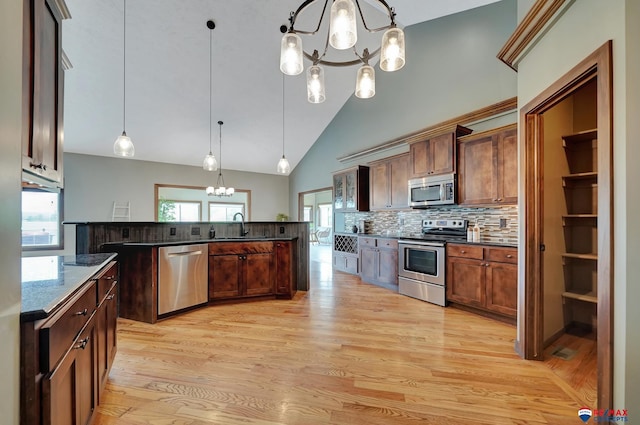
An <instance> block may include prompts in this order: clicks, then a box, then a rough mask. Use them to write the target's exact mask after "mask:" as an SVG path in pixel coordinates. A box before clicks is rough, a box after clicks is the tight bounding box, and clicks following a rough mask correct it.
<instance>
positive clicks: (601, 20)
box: [518, 0, 640, 416]
mask: <svg viewBox="0 0 640 425" xmlns="http://www.w3.org/2000/svg"><path fill="white" fill-rule="evenodd" d="M638 22H640V7H639V5H638V1H637V0H624V1H623V0H616V1H601V0H580V1H576V2H574V3H573V5H572V6H571V7H570V8H569V9H568V10H567V11H566V12H565V14H564V15H563V16H562V17H561V18H560V19H559V20H558V21H557V22H556V24H555V25H554V26H553V27H552V28H551V29H550V30H549V32H548V33H547V34H546V35H545V36H544V37H543V38H542V39H541V40H540V41H539V42H538V43H537V44H536V45H535V47H534V48H533V49H532V50H531V51H530V52H529V53H528V55H527V56H526V57H525V58H524V59H523V60H522V61H521V63H520V65H519V68H518V103H519V106H523V105H525V104H527V103H528V102H529V101H530V100H531V99H532V98H533V97H535V96H536V95H537V94H538V93H540V92H541V91H543V90H544V89H546V88H547V87H548V86H550V85H551V84H552V83H553V82H555V81H556V80H558V79H559V78H560V77H561V76H562V75H564V74H565V73H566V72H567V71H569V70H570V69H571V68H572V67H573V66H574V65H576V64H577V63H578V62H580V61H581V60H582V59H584V58H585V57H586V56H588V55H589V54H590V53H592V52H593V51H595V50H596V49H597V48H599V47H600V46H601V45H602V44H604V43H605V42H606V41H607V40H609V39H611V40H613V116H614V125H613V134H614V142H613V145H614V146H613V167H614V176H613V181H614V205H613V211H614V234H613V236H612V238H613V249H614V264H613V266H614V276H615V278H614V292H613V296H614V308H613V312H614V328H615V329H614V335H613V341H614V359H613V360H614V371H613V372H614V373H613V375H614V404H615V406H610V407H613V408H620V409H622V408H628V409H634V408H635V407H636V406H640V373H639V370H640V369H639V368H640V366H639V365H638V361H637V357H638V352H639V350H640V328H638V327H637V326H629V325H631V324H636V323H640V309H638V308H637V305H636V304H637V300H639V299H640V288H639V285H638V276H640V263H639V262H638V261H637V254H636V255H635V256H634V255H631V254H630V253H637V252H638V251H637V250H638V249H639V248H640V246H639V245H640V243H639V242H638V241H639V239H640V221H639V220H638V217H640V196H638V189H637V182H638V181H640V167H638V166H637V159H638V158H640V146H639V144H638V143H637V135H638V134H640V127H639V125H638V116H640V101H639V100H638V99H639V98H640V90H639V88H638V82H637V79H638V75H640V54H639V53H638V50H640V41H639V40H640V31H639V30H638ZM520 165H521V169H522V167H523V166H524V164H523V163H522V162H521V164H520ZM628 184H629V186H627V185H628ZM520 188H521V190H522V189H524V181H523V179H522V176H521V179H520ZM520 205H521V209H520V213H521V214H522V213H523V212H524V211H523V209H522V208H523V207H524V203H521V204H520ZM523 234H524V227H523V226H522V227H521V228H520V240H521V241H522V240H523V239H522V236H523ZM520 249H521V252H523V251H524V244H523V243H522V244H521V246H520ZM520 260H521V262H520V264H519V266H520V279H523V278H524V275H523V273H524V263H523V261H522V260H523V258H522V257H521V259H520ZM602 407H606V406H602ZM631 413H632V415H634V416H636V415H638V413H637V412H635V414H634V412H633V410H631Z"/></svg>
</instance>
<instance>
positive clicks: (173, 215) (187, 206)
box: [158, 198, 202, 221]
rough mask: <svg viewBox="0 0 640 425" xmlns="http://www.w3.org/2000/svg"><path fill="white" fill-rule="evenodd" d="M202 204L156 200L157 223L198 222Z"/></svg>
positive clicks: (197, 202)
mask: <svg viewBox="0 0 640 425" xmlns="http://www.w3.org/2000/svg"><path fill="white" fill-rule="evenodd" d="M201 208H202V204H201V203H200V202H199V201H192V202H190V201H173V200H170V199H164V198H160V199H159V200H158V221H200V220H201V217H202V214H201Z"/></svg>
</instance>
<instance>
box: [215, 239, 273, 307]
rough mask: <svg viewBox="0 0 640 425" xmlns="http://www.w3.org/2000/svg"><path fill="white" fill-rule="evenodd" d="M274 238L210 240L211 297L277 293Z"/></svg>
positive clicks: (221, 297)
mask: <svg viewBox="0 0 640 425" xmlns="http://www.w3.org/2000/svg"><path fill="white" fill-rule="evenodd" d="M274 272H275V256H274V252H273V242H216V243H210V244H209V300H211V301H215V300H219V299H227V298H237V297H251V296H260V295H273V294H275V285H274V281H275V273H274Z"/></svg>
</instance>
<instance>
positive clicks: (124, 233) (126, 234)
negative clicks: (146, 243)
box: [122, 227, 129, 239]
mask: <svg viewBox="0 0 640 425" xmlns="http://www.w3.org/2000/svg"><path fill="white" fill-rule="evenodd" d="M122 237H123V238H124V239H127V238H129V228H128V227H124V228H122Z"/></svg>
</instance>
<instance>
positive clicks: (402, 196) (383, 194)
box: [369, 154, 409, 211]
mask: <svg viewBox="0 0 640 425" xmlns="http://www.w3.org/2000/svg"><path fill="white" fill-rule="evenodd" d="M369 170H370V173H369V174H370V178H369V180H370V182H369V183H370V185H369V201H370V209H371V211H378V210H392V209H402V208H409V190H408V186H407V182H408V181H409V154H402V155H397V156H393V157H391V158H386V159H384V160H382V161H376V162H373V163H371V164H369Z"/></svg>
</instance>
